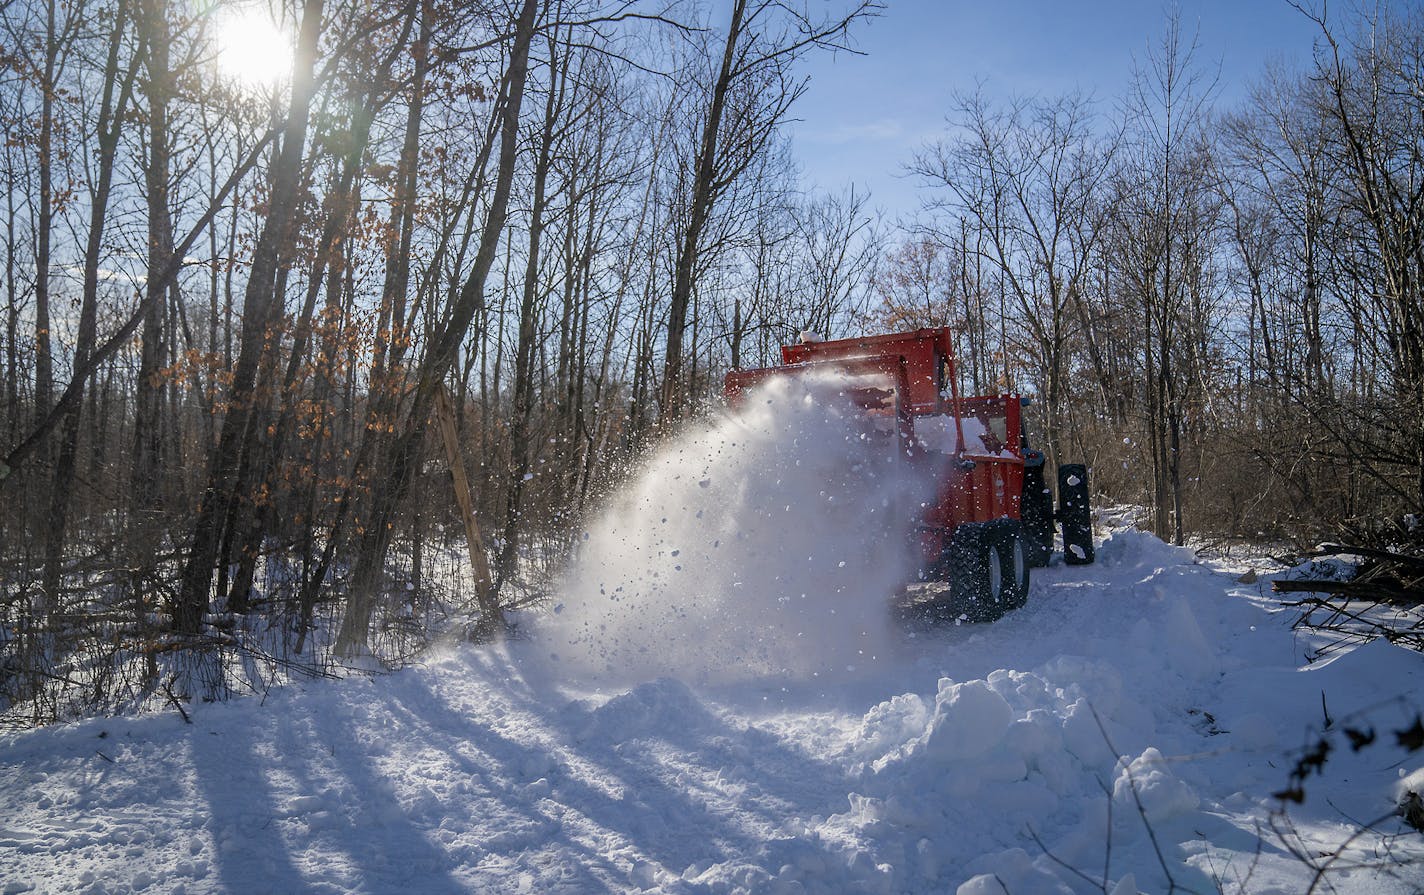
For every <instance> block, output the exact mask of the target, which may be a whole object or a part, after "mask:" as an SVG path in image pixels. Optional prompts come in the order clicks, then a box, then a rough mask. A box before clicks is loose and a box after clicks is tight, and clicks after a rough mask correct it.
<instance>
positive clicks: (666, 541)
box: [537, 375, 914, 682]
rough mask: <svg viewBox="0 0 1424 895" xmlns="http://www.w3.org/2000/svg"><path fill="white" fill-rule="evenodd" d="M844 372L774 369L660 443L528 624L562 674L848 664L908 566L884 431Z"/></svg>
mask: <svg viewBox="0 0 1424 895" xmlns="http://www.w3.org/2000/svg"><path fill="white" fill-rule="evenodd" d="M846 387H847V383H846V381H844V380H842V379H839V378H837V377H833V376H829V375H825V376H820V377H809V376H808V377H803V378H797V379H792V378H776V379H773V380H771V381H769V382H768V383H766V384H765V385H763V386H761V387H759V388H758V389H757V390H755V391H754V392H753V393H752V394H750V395H749V396H748V397H747V399H746V402H745V405H744V407H743V409H742V410H740V411H738V412H735V413H732V414H730V415H728V416H725V417H722V418H720V419H716V420H714V421H711V422H710V423H706V424H704V425H702V426H700V427H696V428H694V429H693V430H692V431H690V432H689V433H687V434H685V435H683V436H681V437H680V438H678V439H676V440H675V441H674V442H673V443H672V444H670V445H668V446H667V447H665V448H663V449H662V450H661V451H660V452H659V453H658V454H657V455H656V456H654V457H653V458H652V459H651V461H650V462H649V463H648V464H647V465H646V467H645V469H644V470H643V472H642V473H641V474H640V475H639V476H638V477H637V479H636V480H635V481H633V482H632V483H631V484H630V485H629V486H628V487H627V488H625V489H624V492H623V493H622V494H621V495H620V496H619V497H618V499H617V500H616V502H615V505H614V506H613V507H612V509H611V510H610V511H609V512H607V513H606V514H605V515H604V516H603V517H602V518H601V519H600V520H598V522H596V523H595V524H594V525H593V526H591V527H590V530H589V531H588V533H587V534H586V535H585V540H584V542H583V544H582V546H581V548H580V550H579V557H578V560H577V561H576V563H575V564H574V566H573V568H572V569H571V570H570V572H569V573H568V575H567V579H566V582H565V585H564V587H563V588H562V589H561V594H562V597H561V603H560V605H559V606H558V607H557V609H556V610H555V612H556V614H555V615H554V616H553V618H552V619H550V620H549V622H548V623H547V624H545V625H544V626H543V628H542V630H541V631H540V632H539V633H538V635H537V636H538V637H539V639H540V642H541V643H544V644H546V645H547V652H548V655H549V657H550V658H551V659H552V660H554V661H555V662H557V663H559V665H560V666H561V667H562V668H563V669H564V673H565V674H571V675H577V676H579V677H582V678H584V679H587V678H589V677H590V676H597V677H599V678H601V679H612V680H623V681H635V680H646V679H648V678H650V677H656V676H659V675H677V676H680V677H683V678H685V679H688V680H692V681H700V682H706V681H716V680H727V679H736V678H746V677H749V676H761V675H767V674H783V675H790V676H812V675H825V674H827V673H839V674H845V673H857V672H860V671H863V670H864V669H865V668H866V666H869V665H872V664H874V663H875V662H877V661H879V660H880V659H881V658H882V657H883V656H884V654H885V651H886V650H887V649H888V648H889V647H890V644H891V637H890V633H889V630H888V627H887V626H888V621H889V617H888V615H887V613H886V612H885V605H886V599H887V597H888V595H890V594H892V593H893V592H894V591H895V590H897V589H898V588H899V587H900V586H901V585H902V584H903V583H904V582H905V581H906V580H908V579H909V576H910V575H911V574H912V571H913V570H912V568H911V565H910V562H911V557H910V555H909V551H908V550H907V549H906V548H905V547H904V545H905V544H906V543H908V542H909V537H908V526H909V525H910V524H911V523H912V521H913V518H914V517H913V515H912V514H911V512H909V504H908V495H909V494H910V493H911V487H910V484H911V483H910V482H909V481H908V480H907V473H906V472H905V465H904V464H901V463H897V462H896V458H895V457H894V456H893V450H894V441H893V439H891V438H889V437H887V436H885V435H883V434H881V433H879V432H877V431H875V430H874V428H873V427H868V426H866V424H865V422H864V419H863V415H862V414H861V413H859V412H856V411H854V410H853V409H852V408H851V407H850V405H849V402H848V401H847V400H846V399H845V396H844V392H845V389H846Z"/></svg>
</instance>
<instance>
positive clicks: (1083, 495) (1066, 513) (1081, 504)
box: [1058, 463, 1093, 566]
mask: <svg viewBox="0 0 1424 895" xmlns="http://www.w3.org/2000/svg"><path fill="white" fill-rule="evenodd" d="M1058 520H1059V521H1060V522H1061V523H1063V561H1064V562H1065V563H1067V564H1068V565H1070V566H1081V565H1087V564H1088V563H1090V562H1092V561H1093V517H1092V513H1091V511H1090V509H1089V507H1088V467H1086V466H1084V465H1083V464H1082V463H1065V464H1063V465H1062V466H1060V467H1058Z"/></svg>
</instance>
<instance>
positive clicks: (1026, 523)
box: [1019, 451, 1053, 566]
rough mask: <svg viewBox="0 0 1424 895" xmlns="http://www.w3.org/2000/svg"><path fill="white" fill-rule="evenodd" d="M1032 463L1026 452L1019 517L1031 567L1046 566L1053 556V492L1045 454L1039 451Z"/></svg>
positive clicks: (1025, 549) (1025, 550) (1025, 551)
mask: <svg viewBox="0 0 1424 895" xmlns="http://www.w3.org/2000/svg"><path fill="white" fill-rule="evenodd" d="M1030 453H1033V454H1037V457H1035V458H1033V459H1035V460H1037V462H1036V463H1030V462H1029V460H1030V457H1029V456H1028V454H1025V455H1024V477H1023V498H1022V500H1021V501H1020V503H1019V519H1020V520H1022V522H1023V542H1024V553H1025V555H1026V556H1027V557H1028V564H1029V565H1031V566H1046V565H1048V558H1049V557H1050V556H1052V555H1053V492H1052V491H1051V490H1049V488H1048V483H1047V482H1046V481H1044V478H1043V455H1042V454H1039V453H1038V452H1037V451H1032V452H1030Z"/></svg>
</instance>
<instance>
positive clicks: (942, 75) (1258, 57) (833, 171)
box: [792, 0, 1318, 218]
mask: <svg viewBox="0 0 1424 895" xmlns="http://www.w3.org/2000/svg"><path fill="white" fill-rule="evenodd" d="M886 3H887V7H888V8H887V9H886V10H885V11H884V13H883V14H882V15H881V16H880V17H879V18H878V19H875V20H874V21H872V22H870V23H869V24H868V25H864V26H862V27H861V28H860V29H859V30H858V31H857V32H856V37H857V40H856V43H857V46H858V47H859V49H860V50H862V51H863V52H864V53H865V55H863V56H857V55H852V54H849V53H839V54H835V55H834V56H833V55H831V54H824V53H823V54H819V55H815V56H812V57H811V58H809V59H807V60H804V63H805V70H806V72H807V73H808V74H809V75H810V76H811V85H810V89H809V91H808V92H807V94H806V95H805V96H803V97H802V98H801V100H800V102H799V104H798V105H797V106H796V107H795V109H794V115H795V116H796V117H797V118H798V119H799V121H798V122H797V123H795V124H794V125H793V128H792V133H793V136H794V139H795V145H796V154H797V157H798V158H799V159H800V162H801V164H802V166H803V169H804V172H805V179H806V182H807V184H808V185H814V186H817V187H819V188H821V189H840V188H842V187H844V186H845V185H846V184H848V183H851V182H854V183H856V184H858V185H860V186H863V187H866V188H868V189H869V190H870V191H871V194H872V201H873V203H874V204H875V205H877V206H879V207H881V208H883V209H884V210H885V211H886V212H887V213H889V214H890V216H891V217H892V218H893V217H895V216H896V215H906V214H909V213H911V212H913V210H914V209H915V208H916V205H917V201H918V200H917V198H916V192H915V189H914V187H913V184H912V183H911V182H909V181H907V180H906V179H905V178H903V177H902V176H900V174H901V171H902V169H903V166H904V165H905V163H906V162H908V161H909V159H910V157H911V155H912V153H913V152H914V150H915V149H917V148H918V147H920V146H922V145H923V144H924V143H925V142H926V141H927V140H931V139H934V138H935V137H937V136H939V135H941V134H943V133H944V129H945V114H946V112H947V111H948V109H949V107H950V97H951V94H952V93H953V92H954V91H956V90H961V91H967V90H972V89H973V88H974V85H975V84H976V83H977V82H979V81H983V82H984V85H985V90H986V91H988V92H989V93H990V94H991V95H994V96H999V97H1005V98H1006V97H1009V96H1013V95H1023V94H1035V93H1036V94H1041V95H1046V96H1054V95H1057V94H1061V93H1065V92H1068V91H1070V90H1073V89H1075V88H1081V89H1083V90H1084V91H1086V92H1090V93H1092V94H1093V95H1094V96H1096V97H1097V98H1098V99H1099V100H1101V101H1102V102H1103V104H1104V108H1105V109H1111V108H1112V107H1113V104H1115V103H1116V102H1117V101H1118V99H1119V98H1120V97H1121V96H1122V95H1123V93H1124V91H1125V89H1126V87H1127V84H1128V82H1129V79H1130V77H1131V73H1132V70H1133V60H1134V58H1135V59H1138V60H1142V61H1144V62H1145V51H1146V49H1147V47H1148V46H1149V44H1150V43H1151V42H1153V41H1160V40H1161V38H1162V35H1163V34H1164V33H1165V30H1166V21H1167V12H1166V11H1167V6H1166V5H1164V4H1161V3H1158V2H1155V0H989V2H982V0H886ZM1179 8H1180V11H1181V19H1182V26H1183V32H1184V34H1187V35H1190V34H1191V33H1192V32H1193V31H1196V32H1197V34H1198V42H1199V45H1200V49H1199V58H1200V60H1201V61H1202V62H1203V64H1205V65H1208V66H1210V67H1211V68H1212V69H1215V68H1216V67H1217V66H1218V65H1219V66H1220V72H1221V75H1220V81H1219V85H1218V96H1219V99H1218V105H1219V106H1222V107H1229V106H1233V105H1236V104H1238V103H1239V102H1240V101H1241V100H1242V99H1244V98H1245V96H1246V95H1247V90H1248V87H1249V85H1250V83H1251V81H1252V80H1254V79H1256V78H1258V77H1259V75H1260V73H1261V71H1262V70H1263V68H1264V66H1265V65H1266V63H1267V61H1268V60H1278V61H1282V62H1285V63H1287V64H1290V65H1293V66H1301V65H1304V64H1306V63H1307V62H1309V60H1310V55H1311V49H1312V44H1313V41H1314V40H1315V38H1316V36H1317V34H1318V29H1317V28H1316V26H1315V25H1314V24H1313V23H1311V22H1310V21H1308V20H1307V19H1305V18H1304V17H1303V16H1302V15H1301V14H1300V13H1298V12H1296V11H1295V10H1294V9H1292V8H1291V7H1290V6H1289V5H1288V4H1287V3H1286V2H1285V0H1181V2H1180V4H1179Z"/></svg>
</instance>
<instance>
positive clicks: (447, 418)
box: [435, 383, 505, 634]
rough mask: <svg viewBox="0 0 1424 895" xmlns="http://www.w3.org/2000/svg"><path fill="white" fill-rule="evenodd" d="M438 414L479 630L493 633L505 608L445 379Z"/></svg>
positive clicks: (437, 399) (501, 624)
mask: <svg viewBox="0 0 1424 895" xmlns="http://www.w3.org/2000/svg"><path fill="white" fill-rule="evenodd" d="M435 415H436V418H437V419H438V420H439V423H440V439H441V440H442V441H444V442H445V460H446V461H447V462H448V463H449V464H450V478H451V480H452V483H453V484H454V486H455V502H456V503H458V504H459V505H460V515H461V516H462V517H464V521H465V546H466V547H468V548H469V551H470V568H471V569H472V570H474V573H475V597H476V599H477V600H478V601H479V604H480V611H481V612H482V613H483V615H484V617H483V618H482V619H481V622H480V625H479V628H478V629H477V630H481V631H483V632H485V633H486V634H493V633H494V632H495V631H497V630H502V629H503V628H504V624H505V623H504V612H503V610H501V609H500V607H499V602H498V601H497V600H495V595H494V587H493V585H492V584H491V582H490V568H489V558H488V557H487V556H485V545H484V539H482V538H481V537H480V525H479V522H477V521H476V520H475V508H474V505H473V503H472V502H471V501H470V480H469V478H468V477H466V475H465V457H464V454H463V453H462V452H461V451H460V442H459V441H458V439H457V438H456V433H455V408H454V405H453V404H452V403H451V401H450V393H449V391H447V390H446V388H445V385H444V383H441V385H440V387H439V388H437V389H436V391H435Z"/></svg>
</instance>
